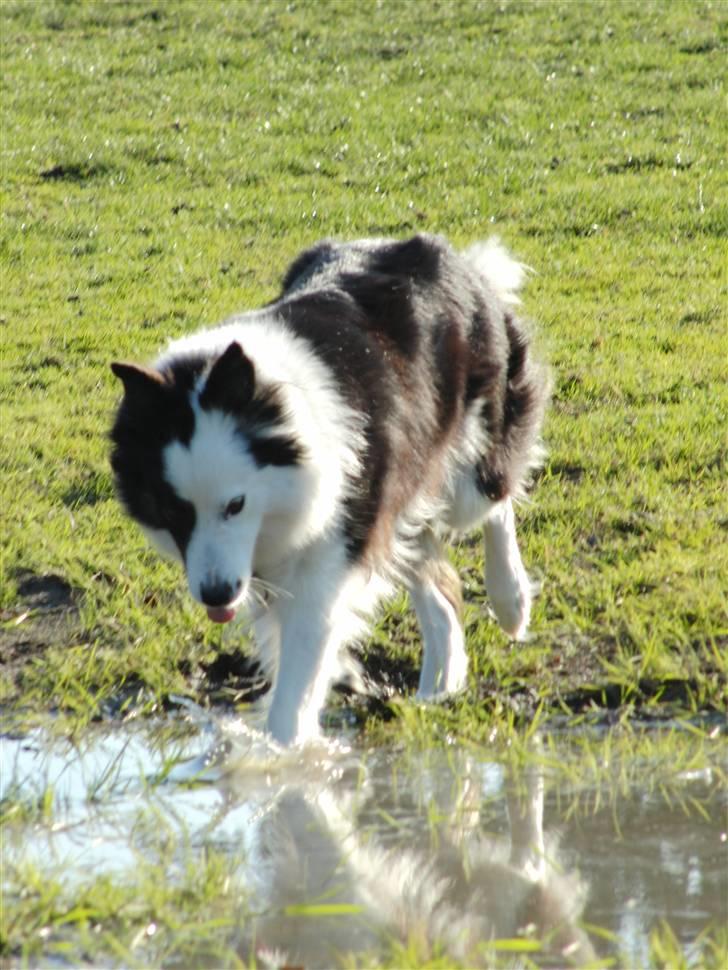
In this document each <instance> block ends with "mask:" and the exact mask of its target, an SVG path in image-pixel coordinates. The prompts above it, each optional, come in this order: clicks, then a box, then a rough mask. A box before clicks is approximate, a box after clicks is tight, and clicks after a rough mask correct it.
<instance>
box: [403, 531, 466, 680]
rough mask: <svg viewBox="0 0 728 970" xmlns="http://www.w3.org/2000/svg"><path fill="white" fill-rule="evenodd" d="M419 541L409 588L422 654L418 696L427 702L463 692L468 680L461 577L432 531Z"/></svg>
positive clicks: (424, 534)
mask: <svg viewBox="0 0 728 970" xmlns="http://www.w3.org/2000/svg"><path fill="white" fill-rule="evenodd" d="M420 541H421V546H422V552H423V553H424V558H423V560H422V563H421V565H420V566H419V568H418V570H417V572H416V573H415V574H414V575H413V576H412V578H411V579H410V581H409V583H408V588H409V594H410V598H411V600H412V605H413V606H414V608H415V612H416V613H417V619H418V620H419V624H420V629H421V631H422V642H423V652H424V655H423V658H422V671H421V673H420V684H419V688H418V690H417V696H418V697H419V698H422V699H429V698H433V697H436V696H438V695H441V694H443V695H444V694H452V693H455V692H456V691H459V690H462V688H463V687H464V686H465V683H466V681H467V675H468V656H467V654H466V652H465V637H464V634H463V628H462V624H461V619H460V617H461V612H462V591H461V587H460V577H459V576H458V574H457V573H456V572H455V570H454V569H453V567H452V566H451V565H450V563H449V561H448V559H447V555H446V553H445V550H444V549H443V548H442V545H441V543H440V542H439V541H438V539H437V538H436V537H435V536H434V535H433V534H432V533H431V532H429V531H428V532H426V533H423V536H422V538H421V540H420Z"/></svg>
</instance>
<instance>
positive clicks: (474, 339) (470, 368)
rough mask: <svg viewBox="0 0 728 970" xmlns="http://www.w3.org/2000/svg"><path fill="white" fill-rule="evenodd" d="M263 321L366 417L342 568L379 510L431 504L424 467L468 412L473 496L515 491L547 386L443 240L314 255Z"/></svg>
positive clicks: (523, 344) (298, 267) (502, 312)
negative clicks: (483, 439) (477, 429)
mask: <svg viewBox="0 0 728 970" xmlns="http://www.w3.org/2000/svg"><path fill="white" fill-rule="evenodd" d="M270 309H271V311H272V312H275V314H276V315H277V316H278V317H279V318H282V319H283V320H284V321H285V322H286V324H287V325H288V326H289V327H290V328H291V330H293V331H295V333H296V334H298V335H299V336H302V337H304V338H305V339H306V340H308V341H309V343H310V344H311V345H312V347H313V349H314V351H315V353H316V354H317V355H318V356H319V357H320V358H322V359H323V360H324V361H325V362H326V364H327V365H328V366H329V367H330V368H331V369H332V371H333V372H334V373H335V375H336V378H337V381H338V385H339V387H340V388H341V389H343V391H344V392H345V394H346V396H347V399H348V401H349V402H350V404H351V405H352V407H353V408H355V409H356V410H357V411H360V412H361V413H363V414H364V415H366V425H365V429H364V430H365V438H366V452H365V454H364V455H363V456H362V457H363V462H362V467H363V469H364V470H363V473H362V475H361V477H360V479H359V480H358V481H357V482H356V483H354V485H355V487H354V489H353V491H352V495H351V497H350V498H349V500H348V506H347V523H346V531H347V541H348V548H349V552H350V555H351V556H352V557H353V558H356V557H359V556H361V555H363V554H364V553H365V552H366V550H367V547H368V545H369V544H370V542H371V540H372V537H373V530H374V527H375V524H376V523H379V522H380V521H381V512H382V509H383V508H386V509H387V510H388V512H389V514H390V517H391V518H392V520H393V521H394V520H395V519H396V517H397V515H398V514H399V513H400V512H401V511H402V510H403V509H404V508H405V507H406V505H407V502H408V500H409V499H410V498H411V495H410V494H409V491H408V490H409V488H410V487H411V486H410V484H409V483H412V482H415V483H417V485H418V486H419V485H420V484H422V483H423V482H424V483H429V484H431V487H432V491H433V494H434V493H436V491H437V488H438V487H439V485H441V482H439V481H437V480H435V478H434V477H433V476H434V470H435V469H437V468H439V467H440V463H437V462H433V461H432V457H433V455H434V454H435V453H436V452H437V449H438V448H439V447H444V446H445V445H446V444H447V442H448V441H450V440H451V438H452V434H453V431H454V429H456V428H457V426H458V425H459V424H460V422H461V421H462V419H463V417H464V415H465V413H466V411H467V410H468V408H469V407H470V406H471V405H472V404H473V402H475V401H476V400H482V401H483V403H482V405H481V418H482V421H483V422H484V423H485V426H486V428H487V432H488V437H489V442H490V447H489V448H488V450H487V452H486V454H484V455H483V456H482V459H481V461H480V462H479V464H478V467H477V471H476V481H477V486H478V488H479V489H480V490H481V491H482V492H483V494H485V495H486V496H487V497H488V498H491V499H493V500H497V499H500V498H503V497H504V496H505V495H506V494H509V493H512V492H513V490H514V489H515V488H516V486H517V485H518V484H519V482H520V480H521V479H522V477H523V474H524V472H525V470H526V467H527V464H528V457H529V454H530V453H531V451H532V448H533V445H534V444H535V441H536V438H537V436H538V432H539V429H540V424H541V418H542V414H543V408H544V405H545V398H546V388H545V383H544V381H543V379H542V376H541V374H540V372H539V371H538V370H537V369H535V368H533V367H532V366H531V363H530V360H529V357H528V352H527V348H528V341H527V337H526V335H525V333H524V331H523V330H522V328H521V327H520V326H519V324H518V323H517V321H516V320H515V318H514V317H513V315H512V314H510V313H509V312H508V311H507V310H506V309H505V308H504V307H503V305H502V304H501V303H500V301H499V300H498V299H497V298H496V297H495V296H494V295H493V294H492V293H491V292H490V290H489V289H488V287H487V284H486V283H485V281H484V280H483V279H482V278H481V277H480V276H479V274H478V273H477V272H475V271H474V269H473V268H472V267H471V266H470V265H469V264H468V263H467V261H466V260H465V259H464V258H463V257H462V256H460V255H458V254H457V253H455V252H454V251H453V250H452V249H451V247H450V246H449V245H448V244H447V243H446V242H445V241H444V240H443V239H441V238H439V237H434V236H427V235H419V236H415V237H414V238H413V239H409V240H406V241H404V242H391V241H387V242H381V243H376V242H372V243H352V244H337V243H333V242H329V241H326V242H323V243H319V244H318V245H317V246H315V247H313V248H312V249H310V250H308V251H306V252H304V253H303V254H302V255H301V256H299V257H298V259H296V261H295V262H294V263H293V264H292V265H291V267H290V268H289V270H288V272H287V273H286V276H285V279H284V291H283V294H282V296H281V298H280V299H279V301H277V302H276V303H274V304H272V305H271V307H270ZM433 391H434V394H433ZM385 489H388V494H386V495H385Z"/></svg>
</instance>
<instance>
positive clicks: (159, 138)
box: [0, 2, 728, 717]
mask: <svg viewBox="0 0 728 970" xmlns="http://www.w3.org/2000/svg"><path fill="white" fill-rule="evenodd" d="M326 11H327V14H326V16H319V8H318V7H317V6H316V5H313V6H312V5H310V4H307V3H304V4H301V5H286V4H283V3H267V4H266V3H257V2H250V3H244V4H222V5H221V4H218V3H208V4H195V3H171V4H157V5H149V4H134V3H131V4H116V3H109V4H98V3H90V4H78V3H73V2H72V3H57V4H54V3H49V4H46V3H33V4H29V3H13V2H8V3H5V4H4V6H3V10H2V17H3V31H2V34H3V63H4V83H5V92H4V97H3V116H2V126H3V154H2V159H3V183H4V190H3V203H2V253H3V266H4V269H3V309H2V323H3V330H4V338H5V352H4V355H3V363H4V366H3V370H2V378H1V381H2V383H1V384H0V392H1V393H2V415H3V426H4V436H5V447H4V449H3V458H2V461H3V480H2V482H3V484H2V488H3V495H2V502H3V509H4V514H5V521H6V526H5V529H4V532H3V539H2V551H3V556H2V578H1V579H0V589H1V590H2V592H1V593H0V597H1V605H2V607H3V608H4V611H5V612H4V613H3V616H4V618H5V631H4V633H5V635H6V637H9V638H10V640H11V643H13V644H17V643H18V642H21V641H22V640H23V637H24V636H25V631H26V630H27V629H28V628H29V627H31V626H32V624H33V619H34V618H33V616H32V615H31V616H30V617H29V618H27V619H25V620H24V621H23V622H22V623H20V624H17V620H18V614H19V613H21V614H22V613H23V612H24V606H23V597H22V595H19V593H18V587H19V585H21V586H22V580H23V577H25V576H27V575H29V574H30V575H35V576H45V575H60V576H61V577H63V578H64V580H65V581H67V582H68V583H69V584H70V585H71V587H72V588H73V589H74V591H75V600H74V602H75V603H76V605H77V606H78V610H79V616H78V620H77V622H76V624H75V626H74V628H73V632H72V634H71V635H70V636H68V635H67V636H65V637H64V638H63V639H62V640H61V641H60V642H50V643H46V644H45V645H44V646H45V649H43V650H37V651H35V652H34V653H33V654H32V655H31V657H30V659H29V661H28V662H25V661H23V662H13V663H8V664H6V665H5V670H4V676H3V680H2V688H1V690H2V696H4V697H5V699H6V700H8V701H11V702H15V701H20V700H22V701H23V702H24V703H25V704H26V706H27V707H30V708H31V709H32V708H33V707H36V706H39V707H45V706H47V704H48V703H49V702H52V703H54V704H57V705H58V706H60V707H63V708H65V709H68V710H71V711H72V712H73V713H74V716H78V717H84V716H85V715H87V714H88V712H89V711H94V712H97V711H98V710H99V706H100V705H103V703H104V700H105V699H109V698H111V697H113V696H115V695H116V694H118V692H119V688H120V686H121V685H124V684H127V685H130V686H133V687H134V688H137V687H140V686H141V687H142V688H143V689H144V691H145V697H146V698H148V699H150V702H152V703H156V702H159V701H160V700H163V699H164V698H165V697H166V696H167V694H168V692H169V691H188V692H193V693H194V692H195V688H194V687H193V686H192V685H191V677H190V674H191V672H194V671H199V665H200V663H201V662H203V661H204V660H206V659H207V660H209V659H210V657H212V656H214V653H215V651H216V650H217V649H218V647H219V644H218V642H217V636H218V634H217V633H216V632H215V631H211V630H209V629H208V628H206V626H205V623H204V620H203V618H202V616H201V612H200V611H199V610H198V609H197V608H195V607H194V606H193V605H192V604H190V603H189V602H188V601H187V599H186V597H185V593H184V591H183V589H182V583H181V581H180V578H179V576H178V575H177V574H176V573H175V572H174V570H172V569H170V568H169V567H168V566H165V565H163V564H160V563H158V562H156V561H155V560H154V558H153V557H152V554H150V553H148V552H147V551H146V549H145V548H144V545H143V543H142V540H141V539H140V537H139V535H138V534H137V533H136V531H135V530H134V528H133V527H132V526H131V525H130V524H129V523H128V522H127V521H125V519H124V518H123V516H122V514H121V512H120V510H119V508H118V506H117V503H116V501H115V499H114V496H113V492H112V484H111V479H110V474H109V468H108V445H107V440H106V432H107V429H108V427H109V422H110V418H111V415H112V412H113V408H114V405H115V402H116V401H117V400H118V388H117V387H116V385H115V383H114V380H113V378H112V376H111V374H110V372H109V369H108V364H109V362H110V361H111V360H112V359H114V358H136V359H140V358H141V359H144V358H147V357H149V356H150V355H152V354H154V353H155V352H156V351H157V350H158V348H159V347H160V345H162V344H164V343H165V342H166V340H167V339H168V338H169V337H170V336H171V335H177V334H180V333H183V332H186V331H188V330H190V329H192V328H194V327H196V326H198V325H200V324H201V323H211V322H215V321H217V320H218V319H220V318H222V317H224V316H225V315H226V314H229V313H230V312H232V311H234V310H236V309H238V308H241V307H247V306H256V305H258V304H259V303H260V302H261V301H264V300H266V299H269V298H271V297H272V296H273V295H274V294H275V292H276V288H277V285H278V281H279V279H280V276H281V273H282V271H283V269H284V267H285V265H286V263H287V261H288V260H289V259H290V258H291V257H292V256H293V255H294V254H295V253H296V252H297V251H298V250H299V249H300V247H301V246H303V245H305V244H307V243H310V242H311V241H312V240H314V239H316V238H318V237H319V236H321V235H345V236H359V235H371V234H375V233H387V234H406V233H410V232H414V231H416V230H418V229H426V230H434V231H441V232H445V233H446V234H447V235H449V236H450V237H451V238H452V239H453V240H454V241H455V242H456V243H465V242H467V241H469V240H472V239H473V238H476V237H479V236H482V235H487V234H488V233H490V232H497V233H499V234H500V235H501V236H502V237H503V238H504V239H505V240H506V241H507V242H508V244H509V245H510V246H511V247H512V248H513V250H514V251H515V252H516V253H517V254H518V255H519V256H520V257H521V258H523V259H524V260H525V261H526V262H528V263H529V264H530V265H532V266H534V267H535V268H536V269H537V275H535V276H534V277H533V279H532V280H531V284H530V286H529V289H528V291H527V295H526V306H525V310H526V311H527V313H528V314H529V315H530V316H531V317H533V318H535V319H536V320H537V321H538V324H539V332H540V344H541V345H542V348H543V353H544V354H545V356H546V357H547V358H548V359H549V361H550V362H551V365H552V367H553V372H554V376H555V396H554V404H553V408H552V410H551V413H550V416H549V420H548V424H547V428H546V439H547V445H548V448H549V460H548V463H547V465H546V468H545V470H544V473H543V475H542V477H541V480H540V481H539V482H538V487H537V489H536V491H535V493H534V499H533V503H532V504H531V505H529V506H526V507H525V508H523V509H522V513H521V524H520V531H521V536H522V544H523V548H524V554H525V558H526V561H527V562H528V564H529V566H530V568H531V570H532V571H533V572H534V573H535V574H536V576H537V577H538V578H540V579H542V580H543V586H544V593H543V596H542V597H541V599H540V601H539V603H538V606H537V609H536V613H535V617H534V622H533V630H534V633H535V637H534V641H533V643H532V644H531V645H528V646H527V647H525V648H523V649H519V650H512V649H509V648H508V647H507V645H506V644H505V641H504V640H503V638H502V636H501V635H500V633H498V632H497V631H496V630H495V629H494V628H493V625H492V624H491V622H490V621H489V620H487V619H485V618H484V611H483V609H482V606H483V604H482V598H480V599H479V598H478V595H477V594H478V590H479V583H480V581H479V578H478V576H479V571H480V553H479V551H478V549H477V547H474V546H471V545H470V544H466V545H464V546H462V547H461V548H460V549H458V550H456V552H455V557H456V560H457V561H458V564H459V565H460V566H461V568H462V570H463V571H464V573H465V574H466V576H467V577H468V578H469V579H470V580H471V586H472V589H473V590H474V593H473V597H472V601H473V606H472V608H471V609H470V610H469V613H468V620H469V624H468V626H469V631H468V632H469V639H470V642H471V645H472V649H473V653H474V672H475V676H476V678H477V679H478V680H482V678H483V677H487V675H488V674H493V678H492V680H493V681H495V682H497V684H503V683H504V682H507V681H513V682H518V683H523V682H525V681H526V680H531V681H533V680H534V678H535V680H536V682H537V683H538V684H539V691H540V692H541V693H542V695H543V697H544V698H546V699H549V700H552V699H553V698H554V696H555V695H558V694H559V692H562V693H563V691H564V690H568V689H571V688H572V687H574V686H575V685H580V684H583V683H590V684H591V683H597V684H601V683H605V682H610V681H614V680H616V681H621V682H624V683H626V684H632V685H637V684H639V682H640V680H641V679H644V678H658V679H664V678H671V677H672V678H675V677H679V678H683V679H685V680H687V681H689V682H690V683H691V684H692V685H693V687H694V689H695V691H696V692H697V694H699V696H700V704H701V705H704V704H713V705H715V704H719V703H722V702H723V700H724V699H725V694H724V691H725V673H726V670H725V659H724V658H725V646H726V642H727V641H726V633H727V630H728V621H727V618H726V611H725V601H724V596H723V593H724V589H723V585H724V584H723V581H722V577H723V576H725V574H726V572H727V571H728V553H727V552H726V550H727V549H728V543H726V541H725V532H726V528H727V527H728V518H726V508H725V503H724V492H723V480H724V474H725V426H726V418H727V417H728V413H727V412H728V392H727V391H726V386H727V385H726V381H725V378H726V376H728V372H727V368H726V362H725V353H724V349H725V348H724V342H723V341H724V337H725V324H726V314H725V307H726V289H727V280H726V260H725V244H726V226H727V225H728V208H726V200H725V197H724V193H721V192H720V185H721V182H722V180H723V179H724V177H725V147H726V143H725V137H724V134H723V126H722V125H721V121H720V112H721V108H720V106H721V104H722V99H723V97H724V92H723V88H722V83H723V82H722V78H723V74H722V72H721V70H720V64H721V63H722V59H723V56H724V53H725V44H726V36H727V31H728V17H727V16H726V8H725V6H724V5H722V4H719V3H712V4H711V3H709V2H706V3H693V4H677V5H675V4H660V3H652V4H648V5H637V4H614V3H607V4H603V3H592V4H589V5H571V4H566V5H563V4H557V3H548V4H542V5H534V4H528V3H518V2H513V3H504V4H500V5H496V4H492V3H464V2H463V3H448V4H434V3H425V4H420V5H419V7H418V16H417V18H416V20H413V19H412V17H411V16H410V15H409V13H408V8H407V6H406V5H405V4H394V5H393V6H391V9H389V8H388V9H387V11H386V12H385V11H384V9H382V8H380V7H379V6H378V5H376V4H371V3H369V4H364V5H361V6H360V7H358V8H357V10H356V11H354V10H352V9H351V5H350V4H348V3H330V4H327V5H326ZM400 614H401V610H395V611H394V615H395V616H399V615H400ZM16 624H17V625H16ZM391 629H392V627H391V623H390V625H389V626H387V625H385V626H384V628H383V632H382V638H383V640H384V643H385V645H386V644H387V642H389V644H390V645H391V643H392V634H391ZM603 662H606V663H607V664H608V666H602V664H603ZM202 690H203V692H204V687H203V688H202ZM198 696H199V692H198Z"/></svg>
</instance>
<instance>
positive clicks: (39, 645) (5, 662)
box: [0, 572, 81, 679]
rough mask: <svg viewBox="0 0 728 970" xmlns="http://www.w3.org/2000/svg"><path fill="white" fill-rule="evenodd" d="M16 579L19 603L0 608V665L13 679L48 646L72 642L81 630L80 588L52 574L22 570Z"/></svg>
mask: <svg viewBox="0 0 728 970" xmlns="http://www.w3.org/2000/svg"><path fill="white" fill-rule="evenodd" d="M17 580H18V603H17V604H16V605H15V606H13V607H12V608H10V609H7V610H2V611H0V623H2V626H1V627H0V666H2V667H3V668H4V673H5V674H6V675H8V674H9V675H10V677H11V678H12V679H15V675H16V674H17V673H19V670H20V668H21V667H22V666H23V665H24V664H25V663H27V662H28V661H29V660H31V659H32V658H33V657H38V656H40V655H42V654H43V653H44V652H45V651H46V650H47V649H48V648H49V647H52V646H63V645H65V644H70V643H71V642H73V641H74V639H75V637H77V636H78V634H79V632H80V629H81V624H80V619H79V611H78V604H79V603H80V601H81V591H80V590H76V589H73V587H72V586H71V585H70V584H69V583H68V582H66V580H65V579H63V578H62V577H61V576H57V575H55V574H54V573H48V574H47V575H44V576H37V575H35V574H34V573H29V572H22V573H20V574H19V575H18V577H17Z"/></svg>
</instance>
